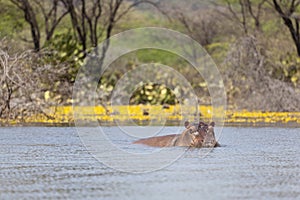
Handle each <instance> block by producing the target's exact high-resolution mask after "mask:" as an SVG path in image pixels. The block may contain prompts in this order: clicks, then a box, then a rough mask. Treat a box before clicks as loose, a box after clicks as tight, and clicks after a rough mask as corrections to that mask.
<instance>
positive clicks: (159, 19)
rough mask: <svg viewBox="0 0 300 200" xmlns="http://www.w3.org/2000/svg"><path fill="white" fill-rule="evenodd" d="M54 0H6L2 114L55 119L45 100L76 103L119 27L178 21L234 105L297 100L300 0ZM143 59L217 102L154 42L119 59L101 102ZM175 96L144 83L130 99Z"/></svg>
mask: <svg viewBox="0 0 300 200" xmlns="http://www.w3.org/2000/svg"><path fill="white" fill-rule="evenodd" d="M51 2H52V3H51ZM51 2H50V1H49V2H47V1H42V2H40V1H38V0H0V17H1V19H2V20H1V21H0V61H1V62H0V63H1V64H0V73H1V76H2V74H3V76H2V78H0V81H1V82H0V87H1V88H0V103H1V104H0V117H1V118H6V119H22V118H23V117H26V116H28V115H30V113H34V114H36V113H42V115H44V116H45V117H48V118H49V119H51V116H48V114H47V112H48V108H50V107H51V109H53V107H55V106H68V105H70V104H71V103H72V86H73V84H74V80H75V77H76V75H77V72H78V69H79V68H80V67H81V66H82V65H83V63H84V59H85V57H86V55H87V54H88V53H90V52H92V51H93V49H94V48H95V47H96V45H97V44H99V43H100V42H102V41H104V40H105V39H107V38H109V37H110V36H112V35H114V34H117V33H119V32H122V31H125V30H128V29H131V28H139V27H149V26H158V27H166V28H172V29H175V30H177V31H180V32H183V33H185V34H187V35H189V36H190V37H192V38H193V39H194V40H196V41H197V42H199V43H200V44H201V45H202V46H203V47H204V48H205V49H206V50H207V52H208V53H209V54H210V55H211V56H212V58H213V59H214V61H215V62H216V64H217V65H218V67H219V70H220V73H221V74H222V76H223V80H224V84H225V87H226V90H227V91H226V92H227V98H228V103H229V107H230V108H232V109H233V110H243V109H246V110H261V111H297V110H299V108H300V87H299V85H300V57H299V56H300V55H299V48H300V39H299V38H300V34H299V20H300V18H299V14H300V6H299V2H298V1H276V0H274V1H270V2H271V3H267V1H265V0H241V1H237V0H211V1H206V2H205V3H204V2H202V3H201V2H198V1H193V0H189V1H185V2H184V3H182V1H179V0H178V1H172V0H169V1H161V2H160V3H157V2H156V1H155V3H154V1H153V3H152V4H151V3H150V4H149V3H144V2H143V0H138V1H130V0H124V1H93V2H92V1H85V0H81V1H78V3H77V4H76V3H74V2H75V1H68V0H54V1H51ZM99 2H102V4H100V3H99ZM118 2H119V3H120V4H119V5H118ZM134 2H139V3H138V4H137V5H135V4H134ZM293 2H294V3H293ZM97 3H99V4H97ZM183 4H184V5H183ZM100 7H101V9H102V10H101V9H100ZM129 8H130V9H129ZM82 10H84V11H85V12H84V13H83V12H82ZM98 14H99V15H98ZM97 16H98V17H97ZM289 22H290V23H289ZM297 34H298V35H297ZM297 38H298V39H297ZM158 42H159V41H158ZM107 45H108V44H107ZM107 47H108V46H107ZM101 59H103V58H100V62H101ZM143 63H161V64H164V65H168V66H170V67H172V68H174V69H176V70H177V71H178V72H179V73H180V74H182V75H183V76H184V77H185V78H186V79H187V80H188V81H189V82H190V83H191V85H192V87H193V88H194V90H195V93H196V94H197V96H198V97H199V98H200V103H201V104H210V103H211V99H210V97H209V91H208V88H207V85H206V83H205V81H204V80H205V77H201V76H200V75H199V74H198V73H197V71H196V70H195V69H194V68H193V67H192V66H191V65H190V64H189V63H188V62H187V61H186V60H184V59H183V58H180V57H178V56H177V55H174V54H172V53H170V52H165V51H161V50H153V49H145V50H139V51H136V52H131V53H129V54H127V55H125V56H123V57H121V58H119V59H118V60H116V61H115V62H114V63H113V64H112V65H111V67H110V69H109V70H107V71H105V72H104V74H103V76H102V77H101V79H100V80H99V86H98V89H99V91H98V93H99V98H98V99H97V103H99V104H100V105H102V106H104V107H105V105H107V104H109V101H110V98H111V93H112V91H113V88H114V86H115V85H116V84H117V81H118V80H119V79H120V78H121V77H122V76H123V75H124V74H125V73H126V72H128V71H129V70H132V69H134V68H136V67H137V66H139V65H141V64H143ZM20 66H21V67H20ZM30 77H32V80H33V81H32V82H30ZM36 84H40V85H36ZM177 103H178V99H176V96H175V95H174V91H171V90H170V89H168V88H166V87H165V86H164V85H158V84H155V83H144V85H142V86H140V87H139V88H138V89H137V90H136V91H134V92H133V94H132V97H131V99H130V104H133V105H138V104H151V105H158V104H170V105H176V104H177Z"/></svg>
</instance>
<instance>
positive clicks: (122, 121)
mask: <svg viewBox="0 0 300 200" xmlns="http://www.w3.org/2000/svg"><path fill="white" fill-rule="evenodd" d="M47 111H48V112H47V115H48V116H51V118H49V117H47V116H45V115H42V114H36V115H32V116H27V117H24V118H17V119H3V118H2V119H1V118H0V127H10V126H19V127H22V126H24V127H25V126H46V127H47V126H49V127H68V126H70V127H75V123H74V122H75V121H76V122H77V124H80V125H89V124H93V126H95V125H96V126H98V125H101V126H118V125H123V126H126V125H143V126H147V125H150V126H158V125H160V126H183V123H184V121H187V120H188V121H190V122H194V121H198V120H201V121H204V122H206V123H208V122H210V121H215V122H216V123H217V124H223V123H224V126H225V127H288V128H297V127H300V112H265V111H247V110H239V111H235V110H223V109H220V108H213V107H212V106H210V105H201V106H199V107H198V108H195V107H181V106H180V105H175V106H167V107H166V106H149V105H131V106H126V105H125V106H114V107H108V108H106V109H104V108H103V107H101V106H97V107H75V108H73V107H72V106H60V107H52V108H50V109H48V110H47ZM223 117H224V118H223ZM75 119H76V120H75Z"/></svg>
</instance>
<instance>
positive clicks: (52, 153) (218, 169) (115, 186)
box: [0, 127, 300, 200]
mask: <svg viewBox="0 0 300 200" xmlns="http://www.w3.org/2000/svg"><path fill="white" fill-rule="evenodd" d="M106 129H107V130H108V131H109V132H111V135H110V137H111V138H110V139H111V140H112V141H113V143H116V144H117V145H119V146H120V147H121V149H122V148H123V150H124V149H125V150H126V148H127V149H128V151H130V152H135V153H136V152H138V153H141V152H143V151H145V152H148V153H149V152H150V153H151V152H159V150H158V149H156V148H150V147H145V146H142V145H131V142H132V139H131V138H128V137H124V138H123V137H120V134H113V133H117V132H120V130H119V129H118V128H117V127H111V128H106ZM175 129H176V127H166V129H165V130H164V131H165V132H166V133H167V132H170V133H171V132H174V130H175ZM219 142H220V143H221V145H222V147H220V148H215V149H213V150H212V151H210V152H209V153H208V154H207V155H205V156H204V155H203V154H201V151H199V150H191V149H190V150H186V149H185V151H184V152H185V153H184V154H183V155H182V156H181V157H180V158H179V159H177V160H175V161H173V162H172V163H171V165H168V166H166V167H161V169H159V170H153V171H152V172H147V173H128V172H120V171H118V170H115V169H112V168H110V167H107V166H106V165H104V164H102V163H101V162H99V161H98V160H97V159H96V158H95V157H94V155H93V154H91V153H89V152H88V151H87V150H86V148H85V146H84V145H83V144H82V142H81V140H80V137H79V136H78V133H77V131H76V129H75V128H71V127H60V128H55V127H50V128H49V127H22V128H16V127H12V128H0V167H1V171H0V199H172V200H177V199H195V198H196V199H300V181H299V180H300V145H299V143H300V129H299V128H298V129H297V128H294V129H288V128H286V129H285V128H230V127H226V128H224V129H223V132H222V135H221V138H220V140H219ZM182 149H183V148H180V147H174V148H171V150H172V152H177V151H178V152H179V151H181V150H182ZM106 154H107V155H108V156H107V157H106V158H105V159H110V161H111V162H112V163H119V164H120V166H119V167H121V168H122V163H124V166H125V165H126V162H129V161H128V159H129V158H128V159H127V158H126V157H123V158H120V155H118V151H115V152H106ZM132 154H134V153H132ZM160 162H161V159H153V161H152V163H156V164H157V166H160ZM139 165H141V166H142V165H143V161H142V160H138V159H137V160H135V161H134V165H133V166H132V167H134V166H137V168H138V166H139ZM144 167H145V166H144ZM125 171H126V170H125Z"/></svg>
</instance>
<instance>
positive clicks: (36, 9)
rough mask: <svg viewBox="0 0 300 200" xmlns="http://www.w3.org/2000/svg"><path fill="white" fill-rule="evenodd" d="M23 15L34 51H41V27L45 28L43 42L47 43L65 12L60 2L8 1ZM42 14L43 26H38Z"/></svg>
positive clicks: (52, 0) (36, 0)
mask: <svg viewBox="0 0 300 200" xmlns="http://www.w3.org/2000/svg"><path fill="white" fill-rule="evenodd" d="M10 1H11V2H12V3H13V4H14V5H16V6H17V7H18V8H19V9H20V10H22V11H23V13H24V18H25V20H26V22H27V23H28V24H29V25H30V30H31V37H32V42H33V44H34V49H35V51H39V50H40V49H41V37H42V36H41V35H42V34H41V27H43V26H44V27H45V30H44V32H45V35H46V38H45V41H49V40H50V39H51V38H52V36H53V34H54V31H55V29H56V27H57V26H58V24H59V23H60V22H61V20H62V19H63V18H64V17H65V16H66V14H67V12H66V11H65V10H62V9H61V8H62V6H60V4H59V2H60V0H51V1H40V0H10ZM40 13H41V14H42V16H43V19H44V24H43V25H42V24H40V21H41V20H40V19H39V14H40Z"/></svg>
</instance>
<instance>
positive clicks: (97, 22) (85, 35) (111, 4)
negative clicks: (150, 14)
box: [61, 0, 158, 55]
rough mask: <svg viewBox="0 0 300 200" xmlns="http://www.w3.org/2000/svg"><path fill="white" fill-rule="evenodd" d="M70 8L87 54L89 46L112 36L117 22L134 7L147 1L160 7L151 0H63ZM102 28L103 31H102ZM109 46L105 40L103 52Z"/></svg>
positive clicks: (73, 23)
mask: <svg viewBox="0 0 300 200" xmlns="http://www.w3.org/2000/svg"><path fill="white" fill-rule="evenodd" d="M61 2H62V3H63V4H64V6H65V8H66V9H67V10H68V13H69V16H70V18H71V22H72V26H73V29H74V31H75V33H76V37H77V39H78V41H79V43H80V45H81V46H82V52H83V53H84V54H85V55H86V53H87V50H88V48H89V47H96V46H97V45H98V42H99V39H100V38H102V39H108V38H110V36H111V34H112V31H113V29H114V27H115V25H116V23H117V22H118V21H119V20H120V19H121V18H122V17H123V16H124V15H126V14H127V13H128V12H129V11H130V10H131V9H132V8H134V7H136V6H138V5H139V4H142V3H147V4H150V5H153V6H155V7H157V8H158V5H157V3H155V2H154V1H151V0H136V1H133V2H131V1H124V0H93V1H87V0H78V1H74V0H61ZM100 30H101V31H100ZM108 46H109V40H106V41H105V45H104V48H105V49H103V52H106V49H107V48H108Z"/></svg>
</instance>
